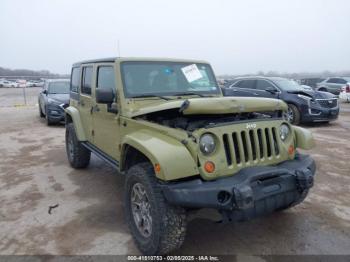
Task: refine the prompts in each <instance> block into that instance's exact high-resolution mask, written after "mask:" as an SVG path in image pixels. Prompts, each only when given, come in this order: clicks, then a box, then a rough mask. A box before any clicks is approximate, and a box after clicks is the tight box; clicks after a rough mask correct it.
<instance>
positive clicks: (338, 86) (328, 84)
mask: <svg viewBox="0 0 350 262" xmlns="http://www.w3.org/2000/svg"><path fill="white" fill-rule="evenodd" d="M349 83H350V77H329V78H327V79H325V80H323V81H322V82H320V83H317V84H316V89H317V90H319V91H324V92H330V93H332V94H335V95H339V93H340V92H341V90H342V87H344V86H345V85H346V84H349Z"/></svg>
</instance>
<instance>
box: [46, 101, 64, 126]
mask: <svg viewBox="0 0 350 262" xmlns="http://www.w3.org/2000/svg"><path fill="white" fill-rule="evenodd" d="M47 113H48V118H49V119H50V121H51V122H57V123H58V122H64V121H65V113H64V109H63V107H61V106H56V105H50V106H48V108H47Z"/></svg>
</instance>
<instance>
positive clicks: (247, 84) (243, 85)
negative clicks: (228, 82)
mask: <svg viewBox="0 0 350 262" xmlns="http://www.w3.org/2000/svg"><path fill="white" fill-rule="evenodd" d="M254 85H255V80H243V81H242V82H241V83H240V85H239V87H240V88H247V89H254V88H255V86H254Z"/></svg>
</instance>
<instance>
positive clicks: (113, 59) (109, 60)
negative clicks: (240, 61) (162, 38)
mask: <svg viewBox="0 0 350 262" xmlns="http://www.w3.org/2000/svg"><path fill="white" fill-rule="evenodd" d="M116 61H119V62H124V61H135V62H136V61H140V62H141V61H142V62H147V61H150V62H157V61H159V62H185V63H204V64H207V63H208V62H206V61H203V60H195V59H178V58H157V57H109V58H99V59H90V60H84V61H80V62H76V63H74V64H73V67H74V66H80V65H82V64H93V63H114V62H116Z"/></svg>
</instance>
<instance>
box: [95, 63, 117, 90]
mask: <svg viewBox="0 0 350 262" xmlns="http://www.w3.org/2000/svg"><path fill="white" fill-rule="evenodd" d="M114 87H115V76H114V68H113V66H99V67H98V69H97V82H96V88H109V89H114Z"/></svg>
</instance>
